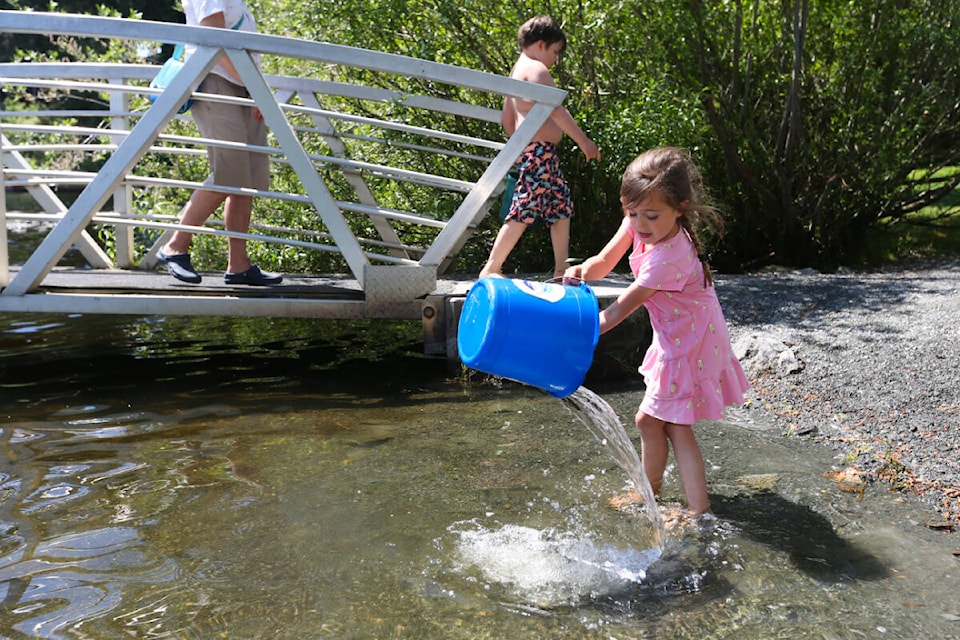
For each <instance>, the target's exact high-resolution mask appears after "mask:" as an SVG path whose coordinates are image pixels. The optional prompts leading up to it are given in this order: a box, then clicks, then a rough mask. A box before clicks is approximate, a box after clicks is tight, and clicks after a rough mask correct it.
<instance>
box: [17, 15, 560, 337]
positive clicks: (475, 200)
mask: <svg viewBox="0 0 960 640" xmlns="http://www.w3.org/2000/svg"><path fill="white" fill-rule="evenodd" d="M0 31H3V32H6V33H13V34H43V35H53V36H68V37H76V38H97V39H101V40H122V41H126V42H129V43H132V44H133V45H134V46H136V45H143V46H145V47H152V48H155V47H156V46H157V43H186V42H190V43H194V44H196V45H197V50H196V53H195V54H194V55H193V56H191V57H190V59H189V60H188V61H187V62H186V64H185V66H184V68H183V69H182V71H181V72H180V73H179V74H178V75H177V76H176V78H175V80H174V81H173V82H172V83H171V84H170V85H169V87H168V88H167V89H166V90H165V91H162V92H161V91H158V90H155V89H151V88H150V87H149V82H150V80H151V79H152V78H153V77H154V76H155V75H156V73H157V71H158V70H159V66H157V65H153V64H98V63H82V62H78V63H39V62H27V63H23V62H17V63H0V84H2V85H3V86H5V87H18V88H22V89H25V90H28V91H30V92H32V93H33V94H34V95H40V94H42V95H44V96H51V97H52V96H55V97H57V98H64V97H68V96H73V97H75V98H78V99H76V100H72V101H70V104H81V105H83V106H82V107H80V108H76V107H72V108H70V109H59V110H49V109H42V108H32V105H31V104H16V105H9V104H8V105H6V107H5V108H4V110H2V111H0V155H2V159H3V172H2V182H3V185H4V187H5V188H4V190H3V191H4V200H3V202H2V203H0V219H2V222H3V224H0V287H2V292H0V312H53V313H88V314H91V313H107V314H136V315H153V314H156V315H224V316H300V317H323V318H397V319H416V318H421V319H423V321H424V329H425V336H426V340H427V345H426V346H427V351H428V352H431V351H433V352H441V351H443V350H447V351H448V352H449V350H448V349H447V347H448V346H449V344H447V345H444V344H443V343H444V341H447V342H449V339H450V336H449V335H447V331H446V328H447V327H448V326H449V325H450V323H451V318H452V315H453V314H452V313H451V312H450V309H449V306H450V299H451V298H452V297H456V296H458V295H459V296H462V295H463V294H464V293H465V292H466V288H467V286H469V282H468V281H464V280H462V279H458V278H456V277H455V276H448V275H445V272H446V271H447V270H448V269H450V267H451V265H452V264H453V263H454V261H455V258H456V255H457V253H458V252H459V251H460V250H461V249H462V248H463V247H464V245H465V244H466V243H467V242H468V240H469V239H470V236H471V234H472V233H473V232H474V230H475V229H476V227H477V225H478V224H479V223H480V221H481V220H482V219H483V218H484V216H486V215H487V214H488V212H489V210H490V207H491V206H492V205H493V203H494V202H495V201H496V199H497V198H498V196H499V195H500V193H501V192H502V190H503V182H504V178H505V176H506V174H507V173H508V171H509V170H510V168H511V167H512V165H513V163H514V161H515V159H516V158H517V157H518V156H519V155H520V153H521V151H522V150H523V148H524V147H525V146H526V145H527V143H528V142H529V141H530V140H531V139H532V138H533V136H534V135H535V133H536V131H537V130H538V129H539V128H540V126H541V125H542V124H543V123H544V122H545V121H546V120H547V119H548V118H549V117H550V114H551V113H552V111H553V110H554V108H556V107H557V106H558V105H560V104H561V103H562V102H563V99H564V98H565V96H566V93H565V92H564V91H562V90H559V89H555V88H552V87H545V86H541V85H537V84H531V83H526V82H520V81H516V80H512V79H510V78H507V77H503V76H498V75H494V74H489V73H484V72H480V71H475V70H471V69H464V68H460V67H456V66H452V65H447V64H440V63H435V62H429V61H424V60H419V59H415V58H408V57H404V56H399V55H393V54H387V53H381V52H376V51H369V50H365V49H358V48H353V47H346V46H341V45H335V44H329V43H323V42H312V41H305V40H298V39H293V38H287V37H281V36H273V35H266V34H251V33H243V32H237V31H232V30H230V29H211V28H204V27H189V26H186V25H180V24H171V23H159V22H151V21H144V20H129V19H120V18H104V17H97V16H88V15H70V14H62V13H41V12H25V11H0ZM222 54H225V55H226V56H228V57H229V58H230V60H231V61H232V62H233V64H234V66H235V67H236V68H237V70H238V72H239V73H240V76H241V77H242V79H243V81H244V84H245V85H246V87H247V88H248V91H249V93H250V96H251V100H248V101H246V102H249V103H252V104H255V105H256V106H257V107H258V108H259V109H260V111H261V113H262V114H263V117H264V120H265V122H266V124H267V126H268V131H269V132H270V143H269V146H268V147H266V148H251V150H253V151H256V152H262V153H266V154H269V157H270V162H271V166H272V167H274V169H273V170H274V171H276V170H278V169H279V168H280V167H282V168H283V169H284V170H287V171H292V172H293V173H294V174H295V175H296V177H297V178H298V180H299V184H300V187H301V188H300V189H298V190H296V192H292V190H291V192H282V191H257V190H253V189H226V188H224V189H220V188H217V189H218V190H220V191H223V192H227V193H247V194H251V195H255V196H256V197H257V200H259V199H261V198H263V199H270V200H275V201H285V202H294V203H297V204H298V205H299V206H301V207H303V208H304V210H307V211H309V213H310V215H307V216H302V217H301V219H302V220H307V223H305V224H304V226H303V227H302V228H296V229H289V228H278V227H275V226H274V227H263V226H258V225H257V224H256V222H254V224H253V225H252V226H251V229H250V232H249V233H247V234H236V233H233V234H231V233H229V232H227V231H226V230H225V229H223V228H222V225H221V226H220V227H218V226H217V225H216V223H213V222H211V223H209V224H208V225H207V226H204V227H202V228H196V227H190V228H188V230H189V231H191V232H194V233H198V234H214V235H219V236H229V235H233V236H243V237H246V238H247V239H248V240H251V241H258V242H269V243H278V244H286V245H292V246H295V247H297V248H298V250H302V251H321V252H330V253H334V254H337V255H338V256H339V258H340V259H341V260H340V264H342V265H343V270H342V272H341V273H337V274H310V273H303V274H289V273H286V274H285V279H284V284H283V285H281V286H279V287H274V288H253V287H236V286H229V285H224V284H220V283H213V284H211V283H207V280H210V278H208V279H205V280H204V283H203V285H185V284H182V283H179V282H177V281H176V280H174V279H173V278H171V277H170V276H168V275H167V274H166V272H165V271H160V270H157V269H156V266H157V257H156V253H157V250H158V249H159V248H160V247H162V246H163V244H164V243H165V242H166V239H167V237H168V236H169V234H171V233H172V232H173V231H174V230H176V229H178V228H186V227H181V226H180V225H179V224H178V221H177V219H176V216H173V215H169V216H163V215H157V214H155V213H151V212H144V211H138V210H137V207H135V206H134V203H135V202H137V201H138V198H137V195H138V193H142V192H143V191H144V190H151V189H177V190H182V191H183V192H185V195H184V196H183V201H184V202H185V201H186V199H187V197H188V196H189V192H191V191H192V190H194V189H197V188H201V187H204V186H205V185H204V184H203V183H202V182H190V181H187V180H184V179H182V178H180V177H179V176H177V175H176V173H175V169H173V168H171V170H170V173H171V174H172V175H156V172H155V168H156V167H157V166H163V165H164V164H165V165H166V166H169V167H175V166H176V163H177V159H178V158H181V157H184V156H188V155H198V154H204V153H205V148H206V147H207V146H210V145H225V144H230V143H226V142H224V141H218V140H211V139H204V138H201V137H200V136H199V133H197V132H196V131H195V130H194V132H193V134H191V135H183V134H178V133H177V132H171V131H170V129H171V124H172V123H174V122H178V123H181V124H183V123H186V124H185V126H190V123H192V120H191V119H190V118H189V115H187V116H182V115H179V114H178V109H179V107H180V105H181V104H183V103H184V101H185V99H186V98H188V97H190V96H191V95H192V96H193V99H194V100H204V99H207V100H214V99H223V98H218V97H217V96H213V95H208V94H200V93H194V87H196V86H197V85H198V83H199V81H200V79H201V78H203V76H204V75H205V74H206V73H207V72H208V71H209V70H210V69H211V68H212V67H213V65H214V64H215V62H216V60H217V59H218V57H219V56H220V55H222ZM254 56H260V57H261V59H262V60H263V61H264V63H265V64H264V65H263V67H264V68H278V69H282V68H291V67H293V68H297V69H309V70H311V71H310V73H311V76H310V77H291V76H284V75H270V74H265V73H263V72H261V67H259V66H258V65H257V64H256V63H255V62H254V60H255V58H254ZM268 61H269V62H270V64H267V62H268ZM360 71H362V72H363V73H360ZM346 77H349V78H350V81H349V82H344V81H343V80H342V79H343V78H346ZM356 78H364V81H359V80H357V79H356ZM367 79H369V80H367ZM397 86H400V87H405V89H403V90H397V89H395V88H392V87H397ZM411 86H413V87H422V88H423V89H422V90H419V89H418V90H416V91H412V90H410V89H408V87H411ZM151 94H152V95H153V97H154V98H155V102H152V103H151V102H150V101H149V100H148V99H147V98H148V96H150V95H151ZM91 95H94V96H97V97H98V98H97V99H90V96H91ZM504 96H515V97H519V98H523V99H525V100H530V101H532V102H533V103H534V107H533V108H532V109H531V111H530V115H529V117H527V118H526V120H525V121H524V122H523V124H522V125H521V126H520V127H519V128H518V129H517V131H516V132H515V133H514V134H513V135H512V136H510V138H509V139H508V140H507V141H506V142H503V139H502V129H501V128H500V125H499V123H500V111H499V104H501V103H502V100H503V97H504ZM8 103H9V100H8ZM60 103H61V104H62V103H63V102H62V101H61V102H60ZM34 104H40V101H39V100H38V101H36V102H34ZM398 114H399V115H398ZM422 123H430V124H429V125H424V124H422ZM465 132H469V133H465ZM477 132H480V133H477ZM418 155H419V156H421V157H422V156H433V157H437V156H439V157H443V158H447V159H449V160H450V162H449V164H450V165H451V166H455V167H457V168H458V169H457V171H458V174H457V175H439V174H438V173H437V172H436V171H433V172H431V171H429V170H424V169H421V168H417V169H413V168H411V162H410V158H411V157H414V156H418ZM51 158H52V159H53V161H51ZM97 158H100V160H97ZM91 159H93V160H91ZM92 162H93V163H94V164H95V166H96V167H97V168H96V170H95V172H94V171H91V170H89V169H86V170H83V169H81V167H84V166H87V167H89V166H90V165H91V163H92ZM443 164H445V163H437V162H433V163H423V164H421V165H418V166H427V167H430V166H434V167H435V166H442V165H443ZM144 166H149V167H151V168H153V169H154V172H148V171H146V170H144V169H143V167H144ZM465 166H469V167H473V169H471V171H472V173H470V172H464V171H463V170H462V168H463V167H465ZM65 188H73V189H79V190H80V192H79V195H78V196H77V197H76V199H75V200H74V201H73V202H72V203H71V204H70V205H69V206H68V205H67V204H66V203H65V202H64V201H63V199H61V197H60V194H61V193H62V192H63V190H64V189H65ZM411 188H412V189H417V190H430V192H431V193H435V196H433V197H434V198H435V200H434V201H435V202H438V203H440V202H450V201H451V199H453V202H454V203H455V204H454V206H449V207H447V212H446V213H445V212H444V210H443V209H442V208H440V207H439V206H438V207H437V208H436V210H405V209H403V208H400V207H397V206H396V205H395V204H391V206H384V205H382V204H381V201H382V200H384V198H383V197H381V196H380V195H378V194H383V193H391V192H396V191H397V190H402V189H411ZM10 190H25V191H26V192H27V193H29V194H30V196H32V199H33V201H34V202H35V204H36V205H37V207H36V209H37V210H39V211H40V212H39V213H37V212H36V211H34V212H27V211H25V210H24V211H17V210H14V209H12V208H8V207H7V198H6V194H7V192H8V191H10ZM345 193H349V197H347V196H345V195H344V194H345ZM334 194H337V196H336V197H335V195H334ZM420 201H424V200H423V198H421V200H420ZM33 223H36V224H38V225H39V224H41V223H43V224H42V228H44V229H45V230H46V231H45V232H44V235H43V239H42V241H41V242H40V243H39V245H38V246H37V247H36V249H35V250H33V251H32V253H31V255H30V256H29V258H27V259H26V260H25V261H24V262H23V263H22V264H17V265H11V264H10V259H9V251H8V237H7V227H8V225H9V224H33ZM104 229H107V230H109V231H110V233H111V234H112V237H113V239H114V240H113V246H112V247H110V249H109V251H108V250H107V249H106V248H105V247H104V246H102V244H101V243H99V242H98V241H97V240H96V239H95V238H96V237H97V235H98V233H102V230H104ZM145 232H146V233H149V234H152V235H150V237H152V238H154V239H153V240H152V243H151V246H149V247H142V246H139V247H138V246H137V245H136V243H135V242H134V239H135V237H141V238H142V237H144V233H145ZM71 249H76V250H77V251H79V253H80V254H81V255H82V257H83V261H84V262H85V264H84V265H82V266H81V267H77V266H73V267H71V266H66V265H64V264H63V263H62V261H63V257H64V255H65V254H67V252H68V251H70V250H71ZM220 282H221V283H222V280H221V281H220ZM444 325H447V327H445V326H444ZM431 336H432V337H431ZM431 343H432V344H431Z"/></svg>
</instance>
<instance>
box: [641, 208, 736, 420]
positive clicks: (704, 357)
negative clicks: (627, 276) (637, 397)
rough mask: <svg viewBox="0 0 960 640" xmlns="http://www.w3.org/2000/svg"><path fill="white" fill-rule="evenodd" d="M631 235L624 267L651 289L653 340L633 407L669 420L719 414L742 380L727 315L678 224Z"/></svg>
mask: <svg viewBox="0 0 960 640" xmlns="http://www.w3.org/2000/svg"><path fill="white" fill-rule="evenodd" d="M623 224H624V225H625V226H626V228H627V231H628V232H629V233H630V236H631V238H632V239H633V251H632V252H631V254H630V269H631V271H633V275H634V277H635V278H636V283H637V284H638V285H640V286H642V287H647V288H649V289H654V290H656V293H654V294H653V295H652V296H650V298H649V299H648V300H647V301H646V302H645V303H644V306H645V307H646V308H647V311H649V312H650V324H651V325H652V326H653V334H654V336H653V344H652V345H650V348H649V349H648V350H647V355H646V357H645V358H644V359H643V364H642V365H640V373H641V374H643V377H644V380H645V382H646V386H647V389H646V392H645V393H644V396H643V402H641V403H640V410H641V411H643V412H644V413H646V414H647V415H650V416H653V417H655V418H659V419H661V420H665V421H667V422H672V423H674V424H693V423H694V422H697V421H698V420H719V419H720V418H721V417H723V408H724V407H726V406H731V405H738V404H741V403H742V402H743V393H744V391H746V390H747V389H748V388H749V387H750V383H749V382H748V381H747V377H746V376H745V375H744V373H743V368H741V366H740V362H739V361H738V360H737V358H736V356H734V355H733V349H732V348H731V346H730V335H729V333H728V332H727V323H726V321H725V320H724V318H723V311H722V310H721V309H720V302H719V300H717V293H716V291H715V290H714V288H713V287H704V286H703V265H702V264H701V263H700V260H699V259H698V258H697V251H696V249H695V248H694V246H693V243H692V242H691V241H690V238H689V236H688V235H687V233H686V231H684V230H682V229H681V231H680V233H678V234H677V235H675V236H674V237H673V238H670V239H669V240H665V241H663V242H660V243H658V244H655V245H652V246H649V247H648V246H646V245H644V244H643V242H641V241H640V239H639V238H638V237H637V236H636V234H635V233H634V232H633V229H632V228H631V227H630V221H629V219H628V218H624V220H623Z"/></svg>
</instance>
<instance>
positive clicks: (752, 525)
mask: <svg viewBox="0 0 960 640" xmlns="http://www.w3.org/2000/svg"><path fill="white" fill-rule="evenodd" d="M711 504H712V505H713V511H714V513H715V514H716V515H717V517H719V518H721V519H723V520H725V521H727V522H730V523H731V524H733V525H735V526H736V527H737V529H738V530H739V532H740V533H741V534H742V535H744V536H747V537H749V538H751V539H753V540H755V541H757V542H759V543H761V544H764V545H767V546H769V547H772V548H774V549H777V550H778V551H781V552H783V553H785V554H787V556H788V557H789V558H790V561H791V562H792V563H793V565H794V566H795V567H797V568H798V569H800V570H801V571H803V572H804V573H806V574H807V575H809V576H811V577H813V578H815V579H817V580H822V581H825V582H831V581H836V580H841V579H844V580H846V579H856V580H884V579H886V578H889V577H890V570H889V568H888V567H887V566H886V565H885V564H884V562H883V561H881V560H880V559H879V558H876V557H875V556H873V555H872V554H871V553H870V552H869V551H867V550H865V549H861V548H859V547H858V546H857V545H855V544H853V543H851V542H849V541H848V540H846V539H845V538H843V537H842V536H840V535H838V534H837V532H836V530H835V529H834V526H833V524H832V523H831V522H830V521H829V520H828V519H827V518H825V517H824V516H822V515H821V514H819V513H817V512H816V511H814V510H812V509H810V508H809V507H807V506H805V505H801V504H796V503H794V502H791V501H789V500H787V499H785V498H783V497H782V496H780V495H778V494H776V493H772V492H763V493H756V494H751V495H745V496H733V497H731V496H711Z"/></svg>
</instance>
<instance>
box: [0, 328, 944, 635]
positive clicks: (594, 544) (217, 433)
mask: <svg viewBox="0 0 960 640" xmlns="http://www.w3.org/2000/svg"><path fill="white" fill-rule="evenodd" d="M420 348H421V345H420V335H419V326H412V327H411V326H408V325H403V324H394V323H336V322H328V321H323V322H321V321H277V320H264V319H258V320H237V319H232V320H231V319H203V318H197V319H190V318H179V319H176V318H165V319H141V318H120V317H116V318H115V317H97V318H88V317H79V316H72V317H61V316H55V317H54V316H36V317H34V316H28V317H24V316H2V317H0V417H2V422H0V451H2V456H3V465H2V467H0V637H5V638H12V639H21V638H57V639H59V638H121V637H123V638H151V639H155V638H161V639H162V638H170V639H173V638H230V637H234V638H271V639H276V638H297V639H300V638H338V639H354V638H355V639H367V638H404V639H411V638H425V639H432V638H437V639H444V640H450V639H453V640H455V639H458V638H462V639H464V640H466V639H471V640H473V639H478V638H504V637H511V638H516V639H517V640H526V639H531V640H532V639H534V638H544V637H563V638H570V639H573V640H577V639H594V638H595V639H601V638H603V639H609V638H618V639H640V638H654V637H656V638H661V637H662V638H691V639H693V638H697V639H704V638H738V639H748V640H749V639H753V638H756V639H760V638H763V639H767V638H776V637H789V638H816V639H818V640H822V639H825V638H850V637H857V638H927V637H935V638H957V637H960V608H958V599H957V597H956V594H957V593H960V579H958V575H960V567H958V564H960V563H958V560H957V559H956V558H955V557H954V556H952V555H951V551H952V550H953V548H954V547H955V545H954V544H953V540H954V538H950V537H945V536H944V535H942V534H940V533H937V532H934V531H930V530H927V529H925V528H924V527H923V526H921V523H922V511H921V509H920V507H919V506H918V505H917V504H915V503H913V502H911V501H910V500H909V499H908V498H905V497H904V496H901V495H896V494H889V493H887V492H885V491H883V490H882V488H874V487H867V489H866V491H865V492H864V493H863V494H862V495H859V494H856V493H848V492H845V491H842V490H841V487H840V486H839V485H837V484H836V483H834V482H832V481H831V480H829V479H827V478H825V477H824V475H823V474H824V473H825V472H827V471H829V470H831V469H835V468H837V467H838V466H840V465H841V464H842V461H840V460H836V459H834V458H833V457H832V454H831V453H829V452H828V451H826V450H825V449H823V448H822V447H818V446H817V445H815V444H812V443H810V442H804V441H795V440H791V439H786V438H782V437H780V436H779V435H778V434H777V433H776V431H775V430H773V429H768V428H766V427H765V425H763V424H762V422H759V421H756V420H754V417H753V416H752V415H751V413H750V411H749V409H745V410H742V411H740V412H738V413H737V414H736V420H737V422H736V423H734V422H711V423H702V424H698V425H697V426H696V429H697V436H698V439H699V440H700V442H701V446H702V449H703V453H704V457H705V460H706V463H707V472H708V476H707V477H708V484H709V487H710V491H711V496H710V498H711V503H712V504H713V506H714V509H715V511H716V516H717V518H716V520H715V521H713V522H709V523H703V522H699V523H694V524H691V523H689V522H685V521H683V520H682V519H681V520H674V519H671V518H670V517H667V518H666V521H665V522H664V525H663V526H664V529H665V533H664V536H665V540H664V543H663V545H662V549H660V548H658V546H659V545H658V544H657V541H656V533H655V527H653V526H651V522H650V521H649V519H648V518H647V517H646V516H645V515H644V514H643V513H642V512H637V513H630V512H624V511H620V510H617V509H614V508H612V507H611V506H610V498H611V497H613V496H616V495H619V494H621V493H623V492H624V491H625V490H626V489H627V488H628V487H629V486H630V484H631V479H630V478H628V477H627V474H626V473H625V472H624V469H623V468H622V466H621V464H620V463H619V462H618V461H617V460H616V459H614V458H615V457H614V456H612V455H611V453H610V451H609V450H608V449H607V448H606V447H605V446H604V443H603V442H602V441H598V439H597V438H595V437H594V435H593V434H592V433H591V431H590V429H588V428H587V427H585V425H584V423H583V422H582V420H581V417H580V416H578V415H575V412H571V411H570V410H569V408H568V407H567V406H565V405H564V403H563V402H562V401H558V400H557V399H555V398H552V397H550V396H547V395H546V394H544V393H541V392H539V391H536V390H534V389H530V388H527V387H523V386H520V385H516V384H513V383H509V382H502V381H499V382H498V381H492V380H487V379H484V378H483V377H482V376H480V375H473V376H462V375H457V376H455V377H451V374H449V373H448V371H447V368H446V365H445V363H444V362H443V360H439V359H436V358H428V357H425V356H422V355H421V354H420V353H419V351H420ZM592 391H594V392H596V393H597V394H598V397H600V398H602V399H603V400H604V401H606V402H607V403H609V406H610V407H611V409H612V410H613V411H614V412H615V414H616V415H617V416H620V417H621V418H625V419H626V420H625V422H627V424H632V422H631V421H630V417H631V416H632V415H633V414H634V412H635V411H636V407H637V404H638V403H639V400H640V395H641V393H642V389H641V387H640V385H639V381H637V380H627V381H623V382H622V383H618V384H615V385H614V384H609V385H607V386H606V387H597V388H593V389H592ZM626 433H627V434H628V435H629V439H628V440H627V443H628V444H629V443H631V442H632V444H633V446H634V447H636V446H638V438H637V437H636V434H635V433H633V432H632V430H631V429H629V428H628V429H627V431H626ZM617 446H618V447H620V448H621V449H622V448H623V447H624V446H627V445H625V444H624V443H622V442H621V443H619V444H618V445H617ZM623 455H625V456H627V457H628V458H630V457H631V456H629V452H626V451H624V452H623ZM681 496H682V490H681V487H680V484H679V481H678V479H677V477H676V470H675V468H673V467H672V466H671V467H669V468H668V472H667V476H666V479H665V483H664V488H663V504H662V512H663V513H664V514H666V515H668V516H669V514H670V513H671V507H670V505H671V503H673V502H677V501H679V500H680V498H681Z"/></svg>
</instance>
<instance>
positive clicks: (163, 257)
mask: <svg viewBox="0 0 960 640" xmlns="http://www.w3.org/2000/svg"><path fill="white" fill-rule="evenodd" d="M157 259H158V260H160V262H162V263H163V264H165V265H167V271H169V272H170V275H172V276H173V277H174V278H176V279H177V280H182V281H183V282H189V283H190V284H197V283H198V282H200V280H201V278H200V274H199V273H197V270H196V269H194V268H193V263H191V262H190V254H189V253H178V254H175V255H170V254H167V253H164V252H163V250H162V249H161V250H160V251H158V252H157Z"/></svg>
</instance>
